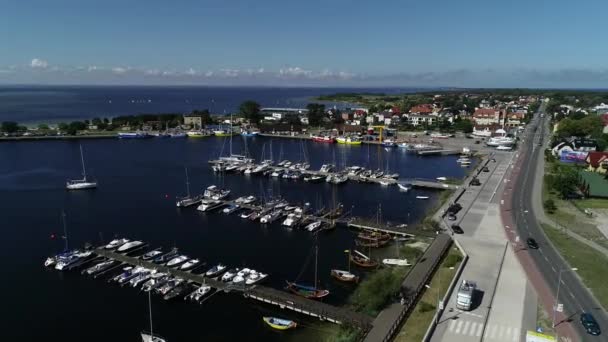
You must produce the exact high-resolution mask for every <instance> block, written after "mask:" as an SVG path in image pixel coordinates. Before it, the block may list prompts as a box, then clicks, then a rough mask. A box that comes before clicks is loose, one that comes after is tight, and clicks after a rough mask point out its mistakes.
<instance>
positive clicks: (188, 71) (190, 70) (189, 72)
mask: <svg viewBox="0 0 608 342" xmlns="http://www.w3.org/2000/svg"><path fill="white" fill-rule="evenodd" d="M186 75H190V76H196V75H198V72H197V71H196V70H194V69H193V68H190V69H188V70H186Z"/></svg>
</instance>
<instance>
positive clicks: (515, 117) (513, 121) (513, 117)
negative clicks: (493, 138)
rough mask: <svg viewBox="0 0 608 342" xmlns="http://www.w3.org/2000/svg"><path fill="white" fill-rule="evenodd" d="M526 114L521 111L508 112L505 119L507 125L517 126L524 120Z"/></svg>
mask: <svg viewBox="0 0 608 342" xmlns="http://www.w3.org/2000/svg"><path fill="white" fill-rule="evenodd" d="M525 117H526V114H525V113H524V112H521V111H517V112H512V113H508V114H507V116H506V119H505V126H508V127H517V126H519V125H521V124H522V123H523V122H524V118H525Z"/></svg>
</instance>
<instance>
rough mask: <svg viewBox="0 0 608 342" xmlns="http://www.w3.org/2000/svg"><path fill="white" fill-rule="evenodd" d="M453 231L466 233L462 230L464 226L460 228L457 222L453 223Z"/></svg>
mask: <svg viewBox="0 0 608 342" xmlns="http://www.w3.org/2000/svg"><path fill="white" fill-rule="evenodd" d="M452 231H453V232H454V233H456V234H462V233H464V231H463V230H462V228H460V226H459V225H457V224H453V225H452Z"/></svg>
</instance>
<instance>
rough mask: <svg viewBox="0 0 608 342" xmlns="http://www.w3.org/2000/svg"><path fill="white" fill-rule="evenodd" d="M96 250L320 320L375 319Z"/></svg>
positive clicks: (366, 324) (358, 322)
mask: <svg viewBox="0 0 608 342" xmlns="http://www.w3.org/2000/svg"><path fill="white" fill-rule="evenodd" d="M94 253H95V254H96V255H98V256H100V257H105V258H108V259H112V260H116V261H119V262H121V263H122V265H123V266H124V265H130V266H142V267H145V268H149V269H155V270H158V271H159V272H163V273H167V274H170V275H171V276H174V277H177V278H182V279H184V280H187V281H189V282H192V283H196V284H200V285H202V284H206V285H208V286H211V287H212V288H214V289H216V290H218V291H224V292H232V291H235V292H240V293H242V294H243V296H244V297H245V298H251V299H255V300H258V301H261V302H264V303H268V304H271V305H275V306H278V307H279V308H281V309H288V310H292V311H295V312H299V313H301V314H305V315H308V316H312V317H317V318H319V319H320V320H324V321H328V322H332V323H336V324H349V325H354V326H357V327H358V328H360V329H362V330H364V331H368V330H369V329H371V326H372V321H373V320H372V318H371V317H369V316H367V315H364V314H361V313H357V312H354V311H352V310H349V309H345V308H341V307H337V306H333V305H329V304H326V303H323V302H319V301H315V300H311V299H307V298H304V297H301V296H297V295H295V294H291V293H289V292H285V291H279V290H276V289H273V288H270V287H266V286H261V285H255V284H254V285H245V284H241V285H235V284H233V283H227V282H222V281H219V280H217V279H213V278H207V277H205V276H204V275H203V274H196V273H193V272H191V271H182V270H179V269H175V268H170V267H167V266H163V265H158V264H155V263H153V262H150V261H145V260H143V259H141V258H139V257H135V256H128V255H125V254H120V253H116V252H113V251H110V250H107V249H104V248H103V247H102V248H96V249H95V250H94Z"/></svg>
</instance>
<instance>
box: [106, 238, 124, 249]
mask: <svg viewBox="0 0 608 342" xmlns="http://www.w3.org/2000/svg"><path fill="white" fill-rule="evenodd" d="M127 242H129V239H114V240H112V241H110V243H108V244H107V245H105V246H104V248H105V249H115V248H118V247H120V246H122V245H124V244H125V243H127Z"/></svg>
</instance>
